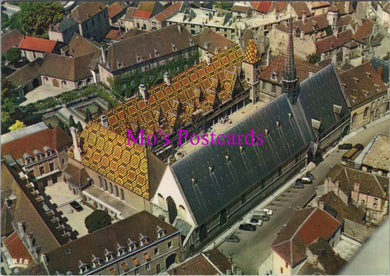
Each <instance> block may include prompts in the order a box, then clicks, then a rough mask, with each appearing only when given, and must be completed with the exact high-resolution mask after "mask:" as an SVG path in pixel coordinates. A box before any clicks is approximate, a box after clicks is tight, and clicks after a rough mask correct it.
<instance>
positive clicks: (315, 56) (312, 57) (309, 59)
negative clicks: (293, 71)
mask: <svg viewBox="0 0 390 276" xmlns="http://www.w3.org/2000/svg"><path fill="white" fill-rule="evenodd" d="M320 60H321V56H320V55H319V54H316V53H313V54H311V55H309V56H308V57H307V62H309V63H311V64H316V63H317V62H319V61H320Z"/></svg>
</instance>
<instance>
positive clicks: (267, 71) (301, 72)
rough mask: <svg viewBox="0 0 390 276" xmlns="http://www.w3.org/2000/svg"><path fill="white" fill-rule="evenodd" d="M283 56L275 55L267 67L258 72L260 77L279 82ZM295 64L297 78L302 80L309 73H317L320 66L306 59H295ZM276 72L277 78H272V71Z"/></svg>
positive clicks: (282, 68) (281, 74) (282, 67)
mask: <svg viewBox="0 0 390 276" xmlns="http://www.w3.org/2000/svg"><path fill="white" fill-rule="evenodd" d="M285 59H286V57H285V56H277V57H276V58H275V59H274V60H273V61H272V62H271V63H270V64H269V65H268V66H267V67H265V68H264V69H263V71H262V72H261V74H260V78H261V79H263V80H266V81H269V82H274V83H277V84H279V85H282V84H281V81H282V77H283V70H284V61H285ZM295 66H296V68H297V75H298V80H299V81H300V82H302V81H304V80H305V79H307V78H308V77H309V76H310V73H317V72H318V71H320V70H321V68H320V67H319V66H317V65H314V64H311V63H309V62H306V61H302V60H299V59H295ZM274 72H275V73H277V78H276V79H273V78H272V73H274Z"/></svg>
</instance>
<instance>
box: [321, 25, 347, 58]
mask: <svg viewBox="0 0 390 276" xmlns="http://www.w3.org/2000/svg"><path fill="white" fill-rule="evenodd" d="M351 40H352V31H351V30H348V31H345V32H342V33H340V34H339V35H338V37H336V36H334V35H332V36H328V37H326V38H324V39H321V40H319V41H317V42H316V48H317V54H322V53H325V52H328V51H330V50H332V49H335V48H338V47H341V46H343V45H344V44H346V43H348V42H350V41H351Z"/></svg>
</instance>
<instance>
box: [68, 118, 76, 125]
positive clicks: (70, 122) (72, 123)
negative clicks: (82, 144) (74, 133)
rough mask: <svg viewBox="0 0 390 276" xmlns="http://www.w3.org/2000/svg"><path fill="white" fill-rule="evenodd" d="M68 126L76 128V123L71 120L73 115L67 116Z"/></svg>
mask: <svg viewBox="0 0 390 276" xmlns="http://www.w3.org/2000/svg"><path fill="white" fill-rule="evenodd" d="M69 126H71V127H76V122H75V121H74V119H73V115H70V116H69Z"/></svg>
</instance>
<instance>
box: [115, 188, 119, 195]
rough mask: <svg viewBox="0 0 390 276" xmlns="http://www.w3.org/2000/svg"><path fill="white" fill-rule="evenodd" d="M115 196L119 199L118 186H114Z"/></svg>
mask: <svg viewBox="0 0 390 276" xmlns="http://www.w3.org/2000/svg"><path fill="white" fill-rule="evenodd" d="M115 194H116V196H118V197H119V191H118V186H116V185H115Z"/></svg>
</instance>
